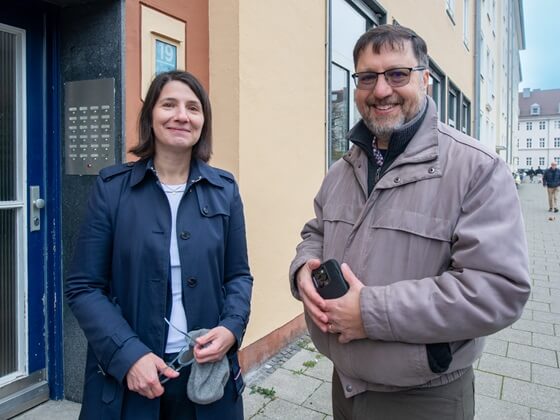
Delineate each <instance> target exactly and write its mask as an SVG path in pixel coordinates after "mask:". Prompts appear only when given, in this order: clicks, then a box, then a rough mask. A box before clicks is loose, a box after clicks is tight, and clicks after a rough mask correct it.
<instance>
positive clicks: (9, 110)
mask: <svg viewBox="0 0 560 420" xmlns="http://www.w3.org/2000/svg"><path fill="white" fill-rule="evenodd" d="M490 2H491V0H446V1H442V2H439V1H438V2H425V3H423V4H422V9H419V7H418V2H417V1H414V0H379V1H374V0H306V1H301V0H285V1H283V2H276V1H271V0H188V1H187V0H182V1H175V0H142V1H140V0H126V1H125V0H48V1H45V0H6V1H3V2H2V4H1V5H0V68H1V73H0V75H1V76H0V162H1V163H0V227H1V229H2V230H1V235H0V241H1V243H0V275H1V283H0V417H2V418H3V417H8V416H10V415H13V414H15V413H18V412H21V411H23V410H25V409H27V408H29V407H31V406H33V405H35V404H38V403H40V402H42V401H44V400H45V399H48V398H54V399H59V398H68V399H71V400H73V401H80V400H81V392H82V391H81V390H82V385H83V383H82V377H83V375H82V372H83V365H84V362H85V352H86V346H87V344H86V341H85V338H84V336H83V334H82V332H81V330H80V329H79V328H78V326H77V324H76V321H75V319H74V317H73V316H72V314H71V313H70V311H69V310H68V308H67V307H66V306H65V304H64V299H63V294H62V288H63V279H64V276H65V269H66V267H67V265H68V263H69V260H70V258H71V256H72V252H73V242H74V239H75V237H76V234H77V230H78V228H79V226H80V223H81V217H82V216H81V215H82V212H83V210H84V208H85V203H86V200H87V196H88V191H89V188H90V187H91V185H92V184H93V181H94V179H95V175H96V174H97V172H98V170H99V168H100V167H103V166H106V165H109V164H112V163H119V162H125V161H128V160H131V159H133V156H131V155H130V154H129V153H128V150H129V149H130V148H131V147H132V146H134V145H135V144H136V141H137V140H136V122H137V114H138V111H139V109H140V107H141V103H142V98H143V95H144V93H145V89H146V87H147V85H148V84H149V82H150V80H151V78H152V77H153V76H154V74H155V73H156V72H158V71H162V70H165V69H169V68H185V69H187V70H189V71H191V72H192V73H194V74H195V75H196V76H197V77H198V78H199V79H200V80H201V81H202V83H203V84H204V86H205V87H206V88H207V89H208V90H209V92H210V98H211V102H212V107H213V122H214V126H213V131H214V132H213V134H214V155H213V157H212V160H211V162H210V163H211V164H213V165H215V166H218V167H222V168H224V169H227V170H229V171H231V172H232V173H234V175H235V176H236V178H237V180H238V182H239V185H240V190H241V194H242V197H243V200H244V205H245V216H246V223H247V235H248V243H249V258H250V262H251V268H252V272H253V275H254V278H255V283H254V289H253V300H252V313H251V320H250V323H249V326H248V329H247V333H246V336H245V341H244V345H243V348H242V350H241V361H242V365H243V367H244V369H245V370H247V369H250V368H251V367H252V366H255V365H256V364H258V363H260V362H262V361H263V360H265V359H266V358H267V357H269V356H271V355H272V354H274V353H275V352H276V351H278V349H280V348H281V347H282V346H283V345H285V344H286V343H288V342H289V341H291V340H292V339H293V338H294V337H295V336H297V335H299V334H301V333H302V332H303V331H304V329H305V323H304V320H303V315H302V305H301V303H300V302H297V301H295V300H294V299H293V298H292V296H291V294H290V291H289V284H288V279H287V271H288V266H289V263H290V261H291V259H292V258H293V256H294V249H295V246H296V245H297V243H298V242H299V240H300V238H299V231H300V230H301V228H302V226H303V224H304V223H305V222H306V221H307V220H309V219H310V218H311V217H313V207H312V201H313V197H314V195H315V194H316V192H317V190H318V188H319V185H320V183H321V180H322V178H323V177H324V175H325V173H326V171H327V170H328V167H329V166H330V164H331V163H332V162H333V161H334V160H336V159H338V158H339V157H340V156H341V155H342V154H343V153H344V152H345V151H346V150H347V149H348V148H349V147H350V145H349V144H348V142H347V141H346V139H345V133H346V131H347V130H348V129H349V128H350V127H351V126H352V125H353V124H355V123H356V122H357V121H358V119H359V115H358V113H357V111H356V109H355V107H354V104H353V93H354V85H353V83H352V80H351V74H352V73H353V72H354V69H353V62H352V48H353V45H354V43H355V41H356V40H357V38H358V37H359V36H360V34H361V33H362V32H364V31H365V30H366V29H368V28H370V27H372V26H375V25H379V24H383V23H393V24H401V25H405V26H409V27H411V28H413V29H414V30H415V31H417V32H418V33H419V35H421V36H422V37H423V38H424V39H425V40H426V41H427V44H428V50H429V58H430V73H431V77H430V85H429V94H430V95H431V96H432V97H433V98H434V100H435V102H436V104H437V106H438V112H439V116H440V119H441V120H442V121H443V122H446V123H448V124H449V125H452V126H454V127H455V128H457V129H458V130H461V131H463V132H466V133H468V134H472V135H475V136H476V134H477V133H478V132H479V124H482V121H483V120H484V121H485V118H486V115H485V114H481V113H480V109H481V107H483V105H484V106H485V105H486V102H485V101H486V99H485V98H482V99H481V97H482V95H481V91H483V90H485V88H483V87H482V86H483V83H485V82H486V78H487V77H485V78H484V82H482V81H481V80H480V77H479V74H480V72H481V70H480V69H481V68H482V67H484V65H481V64H480V60H479V59H480V57H482V51H481V50H480V42H479V41H480V39H479V37H478V36H477V34H479V33H481V31H480V30H479V29H480V26H482V25H481V22H482V21H483V20H484V19H486V20H488V17H487V15H486V14H484V15H483V11H484V10H486V9H484V7H488V6H485V5H489V4H490ZM503 3H506V4H507V5H508V7H509V8H508V9H504V10H502V9H499V10H500V12H499V13H501V14H499V13H498V12H496V13H497V16H498V17H497V19H496V28H495V32H496V41H495V42H496V45H498V43H499V41H500V40H503V39H508V40H510V41H511V43H509V44H508V49H507V52H504V50H503V49H501V47H500V48H499V47H497V46H494V47H492V49H491V50H490V56H491V57H494V56H495V55H500V54H503V55H504V57H505V56H506V55H507V57H510V58H509V60H510V61H507V60H506V61H503V60H502V59H500V60H498V59H497V58H494V60H495V63H494V73H495V76H494V79H493V82H494V86H496V91H495V97H498V96H500V95H501V93H499V92H502V91H504V90H505V92H506V97H507V94H508V92H509V90H508V86H511V87H512V89H514V91H516V86H517V85H515V86H514V84H515V79H512V81H510V82H503V81H502V80H501V78H502V77H503V74H502V73H501V72H500V71H498V70H496V67H498V68H499V69H501V68H502V67H504V66H503V63H504V62H505V63H507V64H506V65H505V69H506V70H508V75H511V74H519V73H518V70H519V69H518V67H519V66H518V61H515V60H516V58H515V57H516V53H517V48H519V47H520V45H521V44H522V42H521V41H520V40H522V39H523V37H522V33H521V35H519V34H518V33H517V32H516V33H517V35H516V36H515V37H514V39H515V40H516V41H515V42H514V39H510V38H512V33H513V32H512V31H511V30H510V29H508V31H509V32H508V33H507V35H500V30H501V29H499V28H501V27H502V26H501V25H502V23H503V22H504V19H505V22H508V21H510V20H511V19H512V18H511V14H512V13H513V14H514V16H515V17H514V18H513V20H514V21H515V22H513V23H512V22H510V23H512V24H514V26H515V25H516V26H515V27H516V30H517V31H519V30H521V31H522V25H521V24H520V23H519V19H520V15H519V14H517V15H515V13H514V12H512V11H513V10H516V9H515V8H518V9H519V10H520V5H521V4H520V3H521V2H520V0H508V1H506V2H503ZM500 7H501V6H500ZM498 21H499V22H498ZM507 27H508V28H510V26H507ZM484 36H485V39H486V37H488V35H484ZM500 37H501V38H500ZM485 51H486V50H485ZM504 60H505V58H504ZM496 63H497V64H496ZM513 67H517V70H516V71H517V73H516V71H512V70H511V69H512V68H513ZM484 68H486V67H484ZM484 86H485V85H484ZM501 98H502V96H500V98H498V99H496V98H494V99H493V100H494V105H492V110H491V112H492V113H490V114H488V119H489V121H493V122H494V127H495V128H494V131H495V134H493V135H490V136H489V137H485V138H486V140H485V142H486V143H489V144H490V145H491V147H497V146H494V145H492V144H491V141H490V140H489V139H490V138H494V137H497V138H502V137H503V138H504V139H505V140H504V142H503V143H504V144H505V147H506V149H507V148H508V147H509V146H508V140H507V138H508V137H507V134H505V135H503V136H502V135H501V134H500V135H498V134H496V133H498V132H501V131H500V130H501V128H498V127H501V126H502V125H504V126H505V127H506V129H507V127H509V125H508V124H510V123H511V122H512V121H513V119H512V118H513V117H511V116H509V114H508V113H509V111H510V107H512V106H514V105H512V104H510V103H509V102H508V101H506V104H504V106H503V107H501V105H500V104H501V101H502V99H501ZM496 102H498V104H496ZM489 112H490V111H489ZM500 115H505V117H504V118H502V119H500ZM98 119H99V120H101V121H104V122H103V124H100V125H99V127H97V124H96V123H95V121H97V120H98ZM90 121H94V122H90ZM500 121H501V122H500ZM86 122H87V123H86ZM101 125H102V126H101ZM92 126H93V127H97V128H92ZM98 128H99V129H100V130H102V132H101V133H97V132H94V131H95V130H97V129H98ZM491 132H492V130H491V129H490V133H491ZM506 133H507V131H506ZM500 144H501V143H500ZM507 150H509V149H507ZM505 157H506V158H507V154H506V156H505Z"/></svg>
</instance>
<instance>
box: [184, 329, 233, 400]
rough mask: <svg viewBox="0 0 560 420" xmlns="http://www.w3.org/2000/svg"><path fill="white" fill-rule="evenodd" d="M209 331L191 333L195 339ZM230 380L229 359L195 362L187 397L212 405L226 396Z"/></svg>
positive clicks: (188, 384)
mask: <svg viewBox="0 0 560 420" xmlns="http://www.w3.org/2000/svg"><path fill="white" fill-rule="evenodd" d="M208 331H209V330H207V329H200V330H196V331H191V332H189V336H191V337H192V338H193V339H196V338H197V337H200V336H202V335H204V334H206V333H207V332H208ZM228 378H229V362H228V359H227V357H224V358H223V359H222V360H219V361H217V362H210V363H202V364H199V363H197V361H196V360H195V361H194V362H193V365H192V368H191V374H190V376H189V381H188V382H187V395H188V397H189V399H190V400H191V401H193V402H195V403H197V404H210V403H213V402H214V401H218V400H219V399H220V398H222V397H223V396H224V387H225V385H226V383H227V381H228Z"/></svg>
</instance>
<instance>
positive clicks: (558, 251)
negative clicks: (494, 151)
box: [17, 184, 560, 420]
mask: <svg viewBox="0 0 560 420" xmlns="http://www.w3.org/2000/svg"><path fill="white" fill-rule="evenodd" d="M519 194H520V197H521V201H522V205H523V213H524V215H525V224H526V230H527V241H528V244H529V257H530V270H531V277H532V280H533V281H532V285H533V290H532V293H531V297H530V299H529V302H528V303H527V306H526V308H525V311H524V312H523V315H522V317H521V319H520V320H519V321H517V322H516V323H515V324H514V325H512V326H511V327H510V328H507V329H505V330H503V331H500V332H498V333H497V334H494V335H493V336H491V337H489V338H488V339H487V344H486V349H485V352H484V354H483V355H482V357H481V358H480V360H479V361H478V362H477V363H476V364H475V368H476V371H475V375H476V413H477V416H476V418H477V419H478V420H502V419H503V420H544V419H547V420H560V369H559V359H560V213H557V214H553V213H548V212H547V211H546V210H547V207H548V205H547V198H546V191H545V189H544V188H543V187H542V186H541V185H539V184H521V185H520V188H519ZM503 217H507V215H505V214H504V215H503ZM549 218H553V220H549ZM331 373H332V364H331V363H330V361H329V360H328V359H326V358H325V357H323V356H321V355H320V354H319V353H317V352H316V351H315V348H314V347H313V345H312V343H310V341H309V337H308V336H306V335H305V336H303V337H301V338H300V339H299V340H297V341H296V342H295V343H292V344H291V345H290V346H288V347H286V348H285V349H283V350H282V351H281V352H280V353H278V354H277V355H276V356H274V357H273V358H272V359H270V360H268V361H267V362H266V363H264V364H263V365H262V366H261V367H259V368H258V369H256V370H254V371H252V372H249V373H248V374H247V375H246V382H247V388H246V390H245V393H244V403H245V417H246V419H252V420H261V419H262V420H264V419H278V420H280V419H282V420H285V419H290V420H298V419H302V420H303V419H305V420H314V419H318V420H319V419H321V420H322V419H332V415H331V412H332V410H331V401H330V380H331ZM78 410H79V405H78V404H74V403H70V402H67V401H64V402H52V401H51V402H48V403H46V404H43V405H42V406H40V407H37V408H35V409H33V410H31V411H29V412H28V413H25V414H24V415H22V416H19V417H17V419H19V420H35V419H37V420H39V419H41V420H46V419H56V420H70V419H76V418H77V414H78Z"/></svg>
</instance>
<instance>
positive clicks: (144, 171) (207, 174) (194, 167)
mask: <svg viewBox="0 0 560 420" xmlns="http://www.w3.org/2000/svg"><path fill="white" fill-rule="evenodd" d="M129 165H132V166H134V167H133V168H132V178H131V186H133V187H134V186H136V185H137V184H139V183H140V182H142V181H143V180H144V178H146V177H147V176H150V174H151V175H152V176H154V177H155V179H157V173H156V170H155V168H154V165H153V159H152V158H149V159H142V160H139V161H137V162H133V163H129ZM202 180H205V181H207V182H209V183H210V184H212V185H215V186H216V187H220V188H223V187H224V180H223V179H222V178H221V177H220V175H219V174H218V172H217V171H216V170H215V169H214V168H212V167H211V166H210V165H208V164H207V163H205V162H203V161H202V160H200V159H196V158H193V159H192V160H191V167H190V171H189V181H188V182H189V183H196V182H198V181H202Z"/></svg>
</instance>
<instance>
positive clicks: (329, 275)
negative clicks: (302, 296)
mask: <svg viewBox="0 0 560 420" xmlns="http://www.w3.org/2000/svg"><path fill="white" fill-rule="evenodd" d="M311 278H312V279H313V283H314V284H315V288H316V289H317V292H318V293H319V295H320V296H321V297H322V298H323V299H336V298H339V297H341V296H343V295H344V294H345V293H346V292H347V291H348V283H346V280H344V276H343V275H342V271H341V269H340V265H339V264H338V261H336V260H327V261H325V262H323V264H321V265H320V266H319V268H317V269H315V270H313V271H312V272H311Z"/></svg>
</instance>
